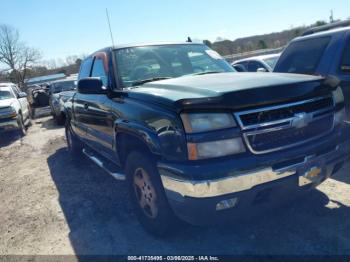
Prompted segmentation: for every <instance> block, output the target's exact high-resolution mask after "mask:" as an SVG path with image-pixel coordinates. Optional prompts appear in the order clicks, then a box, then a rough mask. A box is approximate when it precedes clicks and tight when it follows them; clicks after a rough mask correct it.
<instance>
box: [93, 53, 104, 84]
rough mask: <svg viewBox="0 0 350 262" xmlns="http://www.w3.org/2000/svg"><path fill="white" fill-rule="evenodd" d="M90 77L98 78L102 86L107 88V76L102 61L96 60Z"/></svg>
mask: <svg viewBox="0 0 350 262" xmlns="http://www.w3.org/2000/svg"><path fill="white" fill-rule="evenodd" d="M91 76H92V77H99V78H100V79H101V81H102V83H103V85H104V86H108V76H107V73H106V71H105V69H104V64H103V60H102V59H100V58H96V59H95V61H94V65H93V67H92V72H91Z"/></svg>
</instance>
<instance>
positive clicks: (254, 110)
mask: <svg viewBox="0 0 350 262" xmlns="http://www.w3.org/2000/svg"><path fill="white" fill-rule="evenodd" d="M326 98H332V96H323V97H317V98H313V99H308V100H303V101H300V102H294V103H288V104H282V105H278V106H267V107H260V108H257V109H251V110H245V111H240V112H237V113H234V115H235V116H236V120H237V121H238V124H239V126H240V127H241V128H242V130H247V129H253V128H258V127H264V126H265V125H266V124H268V125H274V124H279V121H281V123H283V122H286V121H287V119H293V118H294V117H292V118H286V119H281V120H276V121H271V122H267V123H261V124H257V125H250V126H245V125H244V124H243V122H242V120H241V116H242V115H247V114H251V113H259V112H264V111H271V110H275V109H281V108H286V107H291V106H297V105H302V104H306V103H310V102H315V101H319V100H322V99H326ZM333 108H334V101H333V107H328V108H326V109H322V110H318V111H314V112H313V113H322V111H324V112H326V111H327V110H332V109H333Z"/></svg>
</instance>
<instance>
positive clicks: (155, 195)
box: [125, 151, 178, 236]
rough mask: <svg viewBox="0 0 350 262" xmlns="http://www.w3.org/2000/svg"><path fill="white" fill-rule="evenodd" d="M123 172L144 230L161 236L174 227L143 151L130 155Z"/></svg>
mask: <svg viewBox="0 0 350 262" xmlns="http://www.w3.org/2000/svg"><path fill="white" fill-rule="evenodd" d="M125 172H126V175H127V181H128V188H129V193H130V196H131V201H132V202H133V206H134V209H135V213H136V215H137V217H138V219H139V221H140V223H141V224H142V225H143V226H144V227H145V229H146V230H147V231H149V232H150V233H152V234H154V235H158V236H162V235H165V234H166V233H168V232H169V231H170V230H173V229H174V227H175V226H176V225H177V224H178V223H177V222H178V220H177V219H176V217H175V215H174V213H173V211H172V209H171V208H170V206H169V203H168V201H167V199H166V196H165V192H164V189H163V186H162V183H161V180H160V176H159V174H158V171H157V169H156V165H155V161H154V160H153V159H152V157H150V156H149V154H148V153H147V152H138V151H134V152H131V153H130V154H129V155H128V157H127V161H126V168H125Z"/></svg>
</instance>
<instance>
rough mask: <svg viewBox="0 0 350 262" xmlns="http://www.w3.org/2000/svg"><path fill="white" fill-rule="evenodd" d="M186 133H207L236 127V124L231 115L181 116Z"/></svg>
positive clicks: (190, 114) (204, 114) (200, 114)
mask: <svg viewBox="0 0 350 262" xmlns="http://www.w3.org/2000/svg"><path fill="white" fill-rule="evenodd" d="M181 119H182V122H183V124H184V127H185V131H186V133H198V132H206V131H212V130H218V129H224V128H230V127H235V126H237V125H236V122H235V120H234V119H233V116H232V115H231V114H229V113H187V114H181Z"/></svg>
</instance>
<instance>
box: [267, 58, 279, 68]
mask: <svg viewBox="0 0 350 262" xmlns="http://www.w3.org/2000/svg"><path fill="white" fill-rule="evenodd" d="M277 60H278V56H275V57H270V58H266V59H264V62H265V63H266V64H268V66H269V67H271V68H272V69H273V68H274V67H275V65H276V63H277Z"/></svg>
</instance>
